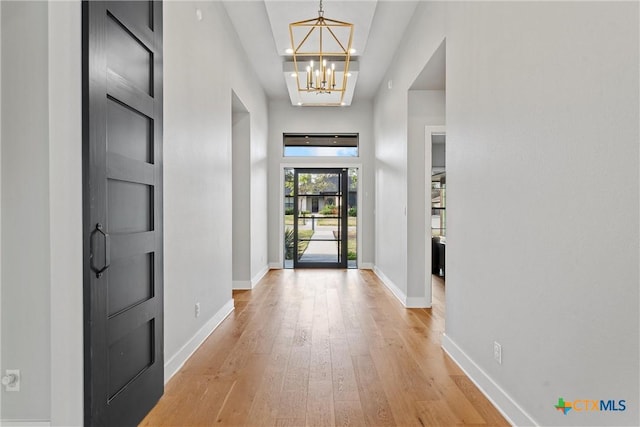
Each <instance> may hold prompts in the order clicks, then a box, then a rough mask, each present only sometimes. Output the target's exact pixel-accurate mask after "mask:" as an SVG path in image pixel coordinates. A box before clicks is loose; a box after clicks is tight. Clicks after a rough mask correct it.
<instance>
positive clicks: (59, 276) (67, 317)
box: [49, 0, 84, 426]
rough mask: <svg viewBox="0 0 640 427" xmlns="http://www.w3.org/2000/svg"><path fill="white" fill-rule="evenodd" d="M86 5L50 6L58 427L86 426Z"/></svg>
mask: <svg viewBox="0 0 640 427" xmlns="http://www.w3.org/2000/svg"><path fill="white" fill-rule="evenodd" d="M81 19H82V18H81V3H80V1H79V0H73V1H56V2H52V3H49V147H50V149H49V200H50V204H49V224H50V233H51V234H50V236H51V237H50V245H51V250H50V255H51V262H50V268H51V270H50V281H51V291H50V293H51V301H50V304H49V305H50V307H51V309H50V311H51V325H50V329H51V362H50V366H51V373H50V374H51V396H50V401H51V415H50V420H51V425H54V426H74V425H81V424H82V420H83V415H84V414H83V399H84V393H83V387H84V381H83V371H82V369H83V346H82V343H83V341H82V334H83V308H82V302H83V300H82V279H83V277H82V123H81V120H82V79H81V60H82V57H81V53H80V52H81V47H82V46H81V43H82V37H81Z"/></svg>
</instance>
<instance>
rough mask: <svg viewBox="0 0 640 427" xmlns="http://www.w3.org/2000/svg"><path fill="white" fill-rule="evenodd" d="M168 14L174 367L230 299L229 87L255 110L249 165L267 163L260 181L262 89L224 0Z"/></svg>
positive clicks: (170, 8)
mask: <svg viewBox="0 0 640 427" xmlns="http://www.w3.org/2000/svg"><path fill="white" fill-rule="evenodd" d="M196 9H200V10H201V12H202V16H203V19H202V21H198V20H197V19H196ZM164 24H165V28H164V106H165V110H164V225H165V229H164V232H165V236H164V238H165V242H164V246H165V265H164V269H165V358H166V360H167V361H168V363H173V366H172V368H171V369H170V370H169V371H168V372H167V373H168V374H171V371H173V369H174V368H176V367H177V366H179V364H180V363H181V362H182V361H183V360H184V358H185V357H186V356H188V354H189V353H190V352H191V351H192V350H193V348H194V347H195V345H197V344H198V343H199V340H200V339H202V338H203V337H204V336H205V335H206V332H208V331H209V330H210V329H211V328H212V327H214V326H215V324H217V322H218V321H219V320H220V318H221V316H223V315H224V314H226V312H227V311H228V308H229V306H230V305H229V304H230V303H231V289H232V241H231V239H232V112H231V111H232V92H234V93H236V94H237V96H238V98H240V99H241V100H242V102H243V104H244V105H245V107H246V109H247V110H248V111H249V113H250V115H251V129H250V134H251V161H252V165H253V164H256V165H261V164H262V165H263V167H256V169H252V170H251V174H252V176H251V182H252V185H253V184H254V183H255V182H260V181H263V182H264V181H266V140H267V129H268V128H267V126H268V121H267V102H266V98H265V96H264V92H263V90H262V89H261V88H260V87H259V85H258V83H257V79H256V77H255V76H254V75H253V74H252V73H251V71H250V70H251V68H250V66H249V64H248V63H247V61H246V59H245V58H244V57H243V56H242V52H243V49H242V47H241V45H240V43H239V41H238V40H237V38H236V36H235V33H234V32H233V29H232V27H231V25H230V22H229V19H228V16H227V15H226V12H225V10H224V7H223V5H222V4H221V3H220V2H197V1H196V2H166V3H165V4H164ZM260 191H263V190H262V187H261V186H260V185H256V186H255V187H252V189H251V192H252V194H251V196H252V205H251V214H252V225H251V228H252V231H251V233H252V240H251V253H252V257H257V259H263V266H266V248H267V244H266V228H265V227H261V228H260V227H257V225H259V224H260V223H261V221H262V220H261V219H253V217H254V216H257V215H260V216H264V212H265V211H266V199H264V198H263V197H264V196H261V195H260V194H259V192H260ZM254 195H255V196H256V197H255V198H254ZM252 265H253V264H252ZM255 266H256V268H258V267H260V266H259V265H258V264H257V263H256V264H255ZM197 302H199V303H200V306H201V315H200V317H199V318H196V317H195V315H194V307H195V304H196V303H197Z"/></svg>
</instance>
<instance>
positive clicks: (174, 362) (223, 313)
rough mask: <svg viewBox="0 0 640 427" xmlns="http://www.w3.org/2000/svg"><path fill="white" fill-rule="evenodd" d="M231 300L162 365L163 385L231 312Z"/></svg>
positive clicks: (232, 307)
mask: <svg viewBox="0 0 640 427" xmlns="http://www.w3.org/2000/svg"><path fill="white" fill-rule="evenodd" d="M233 309H234V306H233V299H230V300H229V301H228V302H227V303H226V304H225V305H224V306H223V307H222V308H221V309H220V310H218V312H217V313H216V314H215V315H214V316H213V317H212V318H211V319H209V321H208V322H207V323H205V324H204V325H203V326H202V328H200V330H198V332H196V333H195V335H194V336H193V337H191V339H190V340H189V341H187V342H186V343H185V345H183V346H182V348H181V349H180V350H178V352H177V353H176V354H174V355H173V356H171V358H170V359H169V360H168V361H167V362H166V363H165V364H164V383H165V384H166V383H168V382H169V380H170V379H171V377H173V376H174V375H175V374H176V372H178V370H179V369H180V368H181V367H182V365H184V363H185V362H186V361H187V360H188V359H189V357H191V355H192V354H193V353H194V352H195V351H196V350H197V349H198V347H200V345H201V344H202V343H203V342H204V340H206V339H207V337H208V336H209V335H210V334H211V332H213V331H214V330H215V329H216V328H217V327H218V325H220V323H222V321H223V320H224V319H226V317H227V316H228V315H229V314H231V312H232V311H233Z"/></svg>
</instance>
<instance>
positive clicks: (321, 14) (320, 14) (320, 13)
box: [318, 0, 324, 17]
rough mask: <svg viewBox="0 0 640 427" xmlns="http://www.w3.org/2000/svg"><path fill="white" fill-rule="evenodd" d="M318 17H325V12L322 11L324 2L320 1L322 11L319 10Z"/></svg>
mask: <svg viewBox="0 0 640 427" xmlns="http://www.w3.org/2000/svg"><path fill="white" fill-rule="evenodd" d="M318 16H320V17H322V16H324V10H323V9H322V0H320V9H318Z"/></svg>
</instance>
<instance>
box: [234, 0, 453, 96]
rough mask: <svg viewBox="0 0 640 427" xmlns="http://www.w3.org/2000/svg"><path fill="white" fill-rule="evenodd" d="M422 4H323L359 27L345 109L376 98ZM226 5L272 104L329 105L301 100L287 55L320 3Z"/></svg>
mask: <svg viewBox="0 0 640 427" xmlns="http://www.w3.org/2000/svg"><path fill="white" fill-rule="evenodd" d="M418 1H419V0H414V1H402V0H380V1H374V0H323V7H324V17H325V18H330V19H335V20H340V21H346V22H350V23H353V24H354V36H353V37H354V39H353V45H352V47H353V48H354V49H356V51H355V53H354V54H353V55H352V61H353V64H352V65H350V67H349V70H350V71H351V72H352V76H351V77H350V78H349V79H348V81H349V84H350V86H349V87H348V89H347V93H346V94H345V99H344V101H345V104H346V105H350V104H351V102H357V100H371V99H373V98H374V96H375V94H376V92H377V90H378V88H379V86H380V83H381V81H382V78H383V77H384V74H385V72H386V70H387V68H388V67H389V64H390V63H391V61H392V59H393V55H394V53H395V51H396V50H397V48H398V45H399V43H400V40H401V39H402V36H403V34H404V31H405V28H406V27H407V25H408V24H409V21H410V20H411V17H412V15H413V12H414V10H415V8H416V5H417V3H418ZM223 3H224V6H225V9H226V10H227V13H228V15H229V18H230V19H231V22H232V24H233V26H234V28H235V30H236V32H237V34H238V38H239V39H240V42H241V44H242V46H243V47H244V50H245V51H246V53H247V56H248V57H249V61H250V63H251V66H252V67H253V68H254V70H255V72H256V75H257V76H258V79H259V81H260V83H261V85H262V87H263V88H264V89H265V92H266V94H267V96H268V97H269V98H270V99H279V100H289V101H290V102H291V104H292V105H300V104H299V103H303V104H304V105H314V104H316V105H325V104H327V101H326V98H325V99H323V98H322V97H323V96H325V95H316V94H311V95H310V96H308V97H307V98H305V99H301V98H300V94H299V93H298V91H297V82H296V79H295V78H293V77H291V74H292V71H293V68H292V63H291V59H292V58H291V55H290V54H287V53H286V49H287V48H289V47H291V41H290V37H289V24H290V23H292V22H296V21H301V20H305V19H311V18H317V17H318V6H319V2H318V1H316V0H295V1H291V0H249V1H238V0H227V1H223ZM423 74H424V73H423ZM442 74H443V75H444V72H443V73H442ZM436 77H437V76H436ZM426 78H433V76H430V75H429V76H426ZM430 84H431V83H430ZM431 85H433V84H431ZM421 86H423V85H421ZM416 89H417V87H416ZM312 98H315V100H314V99H312Z"/></svg>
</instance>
